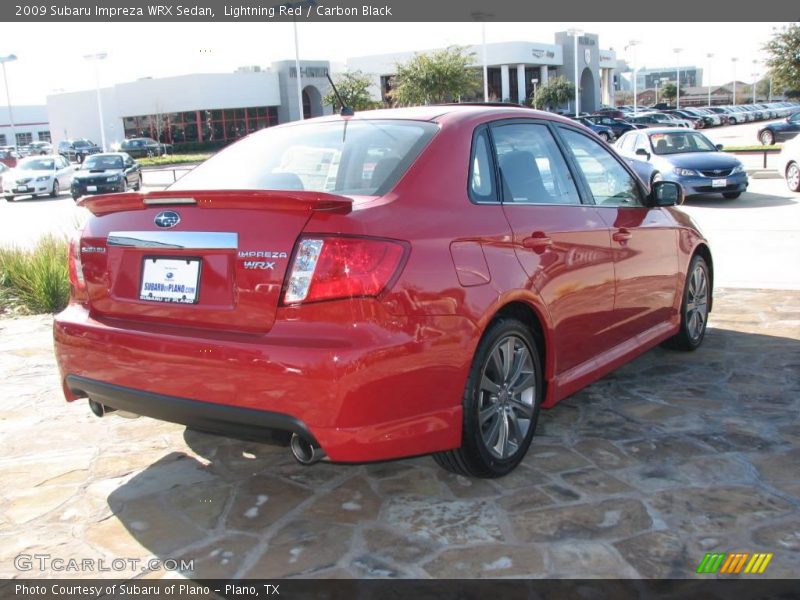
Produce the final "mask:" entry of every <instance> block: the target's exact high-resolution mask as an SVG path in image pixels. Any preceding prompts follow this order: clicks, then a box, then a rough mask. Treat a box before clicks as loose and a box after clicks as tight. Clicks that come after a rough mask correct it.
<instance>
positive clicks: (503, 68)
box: [347, 32, 617, 112]
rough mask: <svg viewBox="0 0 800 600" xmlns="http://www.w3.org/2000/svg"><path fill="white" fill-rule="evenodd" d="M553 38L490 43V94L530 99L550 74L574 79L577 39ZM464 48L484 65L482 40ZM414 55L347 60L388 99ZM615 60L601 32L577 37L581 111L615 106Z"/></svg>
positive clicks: (495, 97)
mask: <svg viewBox="0 0 800 600" xmlns="http://www.w3.org/2000/svg"><path fill="white" fill-rule="evenodd" d="M555 42H556V43H554V44H548V43H537V42H498V43H492V44H486V47H485V52H486V64H487V67H488V69H487V75H488V77H487V79H488V88H489V99H490V100H492V101H507V102H514V103H520V104H522V103H528V101H529V100H530V98H531V97H532V95H533V94H534V92H535V89H536V87H537V86H539V85H542V84H545V83H547V82H548V80H549V79H550V78H551V77H554V76H563V77H565V78H566V79H567V80H569V81H571V82H573V83H576V69H575V52H574V49H575V40H574V38H573V37H571V36H570V35H569V34H568V33H567V32H559V33H556V35H555ZM427 52H429V51H427ZM466 52H467V53H468V54H471V55H472V56H473V63H472V66H473V67H475V68H478V69H480V68H482V67H483V63H484V46H483V45H475V46H468V47H467V48H466ZM415 54H417V53H416V52H400V53H397V52H395V53H391V54H374V55H369V56H359V57H353V58H349V59H348V60H347V68H348V70H351V71H361V72H363V73H365V74H367V75H369V76H370V77H371V78H372V86H371V92H372V96H373V99H375V100H386V98H387V94H388V92H389V91H390V87H391V78H392V76H393V75H394V74H395V71H396V64H397V63H402V62H404V61H407V60H408V59H410V58H412V57H413V56H414V55H415ZM616 65H617V57H616V53H615V52H614V51H613V50H601V49H600V45H599V39H598V36H597V35H594V34H585V35H581V36H579V37H578V69H577V85H578V87H579V98H580V103H581V106H580V109H581V111H584V112H591V111H594V110H597V109H598V108H600V105H601V104H608V105H613V102H614V69H615V68H616ZM476 99H477V98H476ZM480 99H481V100H482V98H480ZM573 108H574V107H573Z"/></svg>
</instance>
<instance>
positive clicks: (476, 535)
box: [107, 315, 800, 579]
mask: <svg viewBox="0 0 800 600" xmlns="http://www.w3.org/2000/svg"><path fill="white" fill-rule="evenodd" d="M751 317H752V323H754V325H753V326H754V327H756V326H758V323H759V322H761V321H760V317H759V316H758V315H751ZM731 318H732V319H734V320H736V321H737V328H740V327H745V328H746V327H747V326H748V323H750V321H748V320H747V319H746V318H744V319H743V318H739V315H734V316H733V317H731ZM778 333H779V332H778ZM798 371H800V340H797V339H792V338H787V337H780V336H779V335H776V336H772V335H762V334H753V333H743V332H739V331H733V330H731V329H724V328H716V329H709V331H708V335H707V338H706V341H705V343H704V345H703V347H702V348H700V349H699V350H698V351H696V352H694V353H680V352H673V351H668V350H664V349H661V348H657V349H654V350H651V351H649V352H647V353H646V354H644V355H643V356H641V357H639V358H638V359H636V360H635V361H633V362H631V363H629V364H627V365H625V366H623V367H622V368H620V369H618V370H616V371H614V372H612V373H611V374H610V375H608V376H606V377H604V378H603V379H601V380H600V381H598V382H596V383H594V384H592V385H591V386H589V387H588V388H586V389H584V390H582V391H581V392H579V393H577V394H575V395H574V396H572V397H570V398H568V399H566V400H564V401H563V402H561V403H560V404H559V405H558V406H556V407H555V408H553V409H552V410H548V411H543V413H542V416H541V419H540V424H539V430H538V431H537V436H536V437H535V438H534V443H533V446H532V447H531V450H530V451H529V453H528V455H527V457H526V458H525V460H524V461H523V463H522V464H521V465H520V467H518V468H517V470H516V471H514V473H512V474H511V475H509V476H506V477H504V478H501V479H497V480H491V481H490V480H471V479H467V478H464V477H457V476H454V475H451V474H448V473H446V472H444V471H442V470H441V469H439V468H438V467H437V466H436V465H435V464H434V462H433V460H431V459H430V458H429V457H420V458H414V459H405V460H398V461H394V462H388V463H380V464H374V465H357V466H353V465H340V464H330V463H326V462H321V463H318V464H317V465H314V466H311V467H303V466H300V465H299V464H297V463H296V462H295V461H294V459H293V458H292V457H291V456H290V452H289V449H288V448H287V447H286V445H285V442H286V440H285V438H282V439H281V438H279V439H276V440H271V441H270V443H257V442H252V441H239V440H233V439H228V438H225V437H219V436H216V435H210V434H205V433H200V432H196V431H191V430H187V431H186V432H185V434H184V440H185V442H186V446H185V447H183V448H180V449H178V448H176V449H175V451H173V452H170V453H169V454H166V455H165V456H163V457H161V458H160V459H159V460H158V461H157V462H155V463H153V464H151V465H150V466H148V467H147V468H145V469H144V470H142V471H141V472H139V473H137V474H136V475H135V476H133V477H131V478H130V479H128V480H127V481H126V482H125V483H124V484H122V485H121V486H120V487H118V488H117V489H115V490H114V491H113V492H112V493H111V494H110V495H109V496H108V497H107V501H108V505H109V507H110V508H111V511H112V512H113V516H112V517H111V519H117V520H118V522H119V523H120V524H121V525H122V526H123V527H124V528H125V530H127V533H128V534H129V535H130V536H132V537H133V538H134V539H135V540H136V541H137V542H138V543H139V544H140V545H141V546H143V547H144V548H145V549H146V550H147V551H148V552H150V553H152V554H153V555H155V556H156V557H159V558H161V559H166V558H172V559H179V558H181V559H187V560H192V561H193V564H192V565H191V566H192V568H191V569H190V570H187V571H186V572H185V575H187V576H188V577H191V578H196V579H206V578H231V577H292V576H299V577H309V576H319V577H342V576H343V577H427V576H432V577H464V576H466V577H492V576H494V577H496V576H497V573H498V572H499V573H503V574H510V575H511V576H523V577H529V576H533V577H536V576H549V577H558V576H569V577H574V576H575V574H576V572H575V571H574V568H575V567H574V563H575V561H576V560H577V561H578V563H580V564H582V565H584V564H585V565H590V566H586V569H588V570H587V571H585V572H583V571H582V573H583V576H587V575H586V573H589V574H590V575H592V574H594V575H598V574H601V575H602V576H611V577H615V576H616V577H637V576H641V577H693V576H695V575H694V570H695V569H696V568H697V564H698V562H697V561H699V560H700V559H701V558H702V556H703V555H704V553H705V552H713V551H723V552H726V551H733V550H740V549H741V550H746V551H759V549H763V550H760V551H767V552H775V553H776V554H775V558H774V559H773V563H772V565H771V566H770V569H771V576H772V577H778V576H780V574H781V573H785V574H786V575H785V576H791V575H790V574H791V573H794V574H795V575H796V573H797V572H798V571H797V569H798V568H800V547H798V546H797V545H796V544H795V545H794V546H790V545H786V544H783V545H782V546H780V547H779V544H782V542H781V541H780V540H781V539H782V537H781V536H785V532H786V531H787V528H789V530H793V529H791V528H792V527H800V520H798V518H797V514H798V510H799V509H800V486H799V485H798V484H797V482H796V481H795V477H794V473H796V465H797V461H798V460H800V454H798V453H799V452H800V437H798V433H797V432H798V431H799V430H800V428H798V415H799V414H800V380H798V379H797V373H798ZM146 422H147V420H146V419H141V420H139V421H137V423H145V424H144V425H142V427H146V426H147V424H146ZM137 431H139V430H138V429H137ZM141 431H142V432H145V431H146V430H144V429H142V430H141ZM174 439H176V440H177V439H178V438H174ZM173 447H174V446H173ZM453 547H455V549H453ZM779 550H780V552H779ZM501 559H502V565H500V563H498V562H497V561H499V560H501ZM512 563H513V564H516V565H525V566H524V567H518V568H517V570H514V569H513V568H511V567H509V569H510V570H504V569H505V566H508V565H512ZM486 565H489V567H486ZM492 565H495V566H497V565H500V566H498V567H497V569H499V571H498V570H495V571H491V568H494V567H492ZM501 567H502V568H501ZM519 568H522V570H521V571H520V570H519ZM464 569H466V571H465V570H464ZM570 569H572V570H570ZM598 569H599V570H598ZM493 573H494V575H493ZM569 573H571V575H569Z"/></svg>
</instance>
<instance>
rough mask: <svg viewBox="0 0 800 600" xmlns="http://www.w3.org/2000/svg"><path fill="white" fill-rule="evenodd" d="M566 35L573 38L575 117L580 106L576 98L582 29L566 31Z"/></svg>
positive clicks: (578, 84)
mask: <svg viewBox="0 0 800 600" xmlns="http://www.w3.org/2000/svg"><path fill="white" fill-rule="evenodd" d="M567 34H568V35H571V36H572V37H573V38H575V116H576V117H577V116H578V115H580V112H581V105H580V100H579V98H578V91H579V90H578V88H579V87H580V79H578V36H581V35H583V30H582V29H574V28H573V29H568V30H567Z"/></svg>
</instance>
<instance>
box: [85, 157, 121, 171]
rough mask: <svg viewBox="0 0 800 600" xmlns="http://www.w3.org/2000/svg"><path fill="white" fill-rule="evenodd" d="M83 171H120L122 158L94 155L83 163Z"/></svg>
mask: <svg viewBox="0 0 800 600" xmlns="http://www.w3.org/2000/svg"><path fill="white" fill-rule="evenodd" d="M83 168H84V169H121V168H122V157H121V156H103V155H102V154H95V155H94V156H90V157H89V158H87V159H86V160H85V161H83Z"/></svg>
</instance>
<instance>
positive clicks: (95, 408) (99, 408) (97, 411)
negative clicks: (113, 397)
mask: <svg viewBox="0 0 800 600" xmlns="http://www.w3.org/2000/svg"><path fill="white" fill-rule="evenodd" d="M89 409H90V410H91V411H92V412H93V413H94V415H95V416H96V417H104V416H106V415H107V414H108V413H110V412H114V411H115V410H117V409H116V408H112V407H110V406H106V405H105V404H100V403H99V402H97V401H95V400H92V399H91V398H89Z"/></svg>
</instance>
